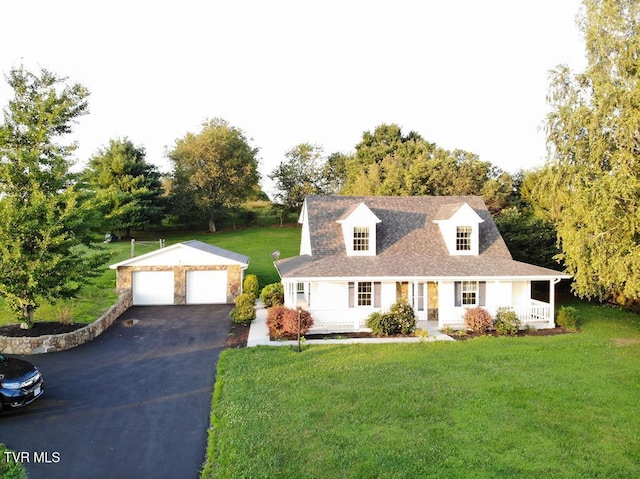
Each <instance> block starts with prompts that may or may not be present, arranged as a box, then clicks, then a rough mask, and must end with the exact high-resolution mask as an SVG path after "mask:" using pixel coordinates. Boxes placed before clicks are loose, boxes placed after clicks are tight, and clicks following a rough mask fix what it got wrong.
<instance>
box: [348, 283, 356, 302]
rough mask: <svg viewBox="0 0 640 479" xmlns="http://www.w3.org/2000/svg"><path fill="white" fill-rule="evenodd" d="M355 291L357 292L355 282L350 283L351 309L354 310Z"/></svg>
mask: <svg viewBox="0 0 640 479" xmlns="http://www.w3.org/2000/svg"><path fill="white" fill-rule="evenodd" d="M354 291H355V284H354V283H353V281H350V282H349V307H350V308H353V306H354V296H355V295H354Z"/></svg>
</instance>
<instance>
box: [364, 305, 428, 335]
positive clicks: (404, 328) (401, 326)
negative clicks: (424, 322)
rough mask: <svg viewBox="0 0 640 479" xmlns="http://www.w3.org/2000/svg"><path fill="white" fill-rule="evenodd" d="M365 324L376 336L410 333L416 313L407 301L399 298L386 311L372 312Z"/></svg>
mask: <svg viewBox="0 0 640 479" xmlns="http://www.w3.org/2000/svg"><path fill="white" fill-rule="evenodd" d="M366 326H367V327H368V328H369V329H371V332H372V333H373V334H375V335H376V336H391V335H395V334H410V333H412V332H413V330H414V329H415V327H416V315H415V313H414V311H413V308H412V307H411V305H410V304H409V302H408V301H406V300H403V299H401V300H399V301H397V302H396V303H394V304H393V305H392V306H391V308H390V310H389V312H388V313H378V312H375V313H372V314H371V315H370V316H369V317H368V318H367V321H366Z"/></svg>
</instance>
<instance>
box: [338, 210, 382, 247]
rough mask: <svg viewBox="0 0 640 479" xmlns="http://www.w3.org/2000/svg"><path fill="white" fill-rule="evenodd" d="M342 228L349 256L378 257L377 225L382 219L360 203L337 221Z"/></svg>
mask: <svg viewBox="0 0 640 479" xmlns="http://www.w3.org/2000/svg"><path fill="white" fill-rule="evenodd" d="M337 222H338V223H340V225H341V226H342V236H343V238H344V245H345V248H346V251H347V256H375V255H376V225H377V224H378V223H380V219H379V218H378V217H377V216H376V215H374V214H373V212H372V211H371V210H370V209H369V208H368V207H367V205H365V204H364V203H360V204H358V205H355V206H353V207H351V208H349V209H348V210H347V211H346V212H345V214H344V215H342V217H341V218H340V219H339V220H338V221H337Z"/></svg>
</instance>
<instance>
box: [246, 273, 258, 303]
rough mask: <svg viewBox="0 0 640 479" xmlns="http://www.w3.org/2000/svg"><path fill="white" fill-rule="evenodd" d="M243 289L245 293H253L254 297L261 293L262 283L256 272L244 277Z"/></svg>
mask: <svg viewBox="0 0 640 479" xmlns="http://www.w3.org/2000/svg"><path fill="white" fill-rule="evenodd" d="M242 291H243V292H244V293H245V294H251V295H253V298H254V299H255V298H257V297H258V295H259V294H260V284H259V282H258V277H257V276H256V275H255V274H248V275H246V276H245V277H244V281H243V282H242Z"/></svg>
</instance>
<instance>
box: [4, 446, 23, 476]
mask: <svg viewBox="0 0 640 479" xmlns="http://www.w3.org/2000/svg"><path fill="white" fill-rule="evenodd" d="M9 451H10V450H9V449H7V447H6V446H5V445H4V444H0V477H2V478H3V479H26V477H27V470H26V469H25V467H24V466H23V465H22V463H20V462H15V461H13V460H12V459H11V455H10V454H5V452H9Z"/></svg>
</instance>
